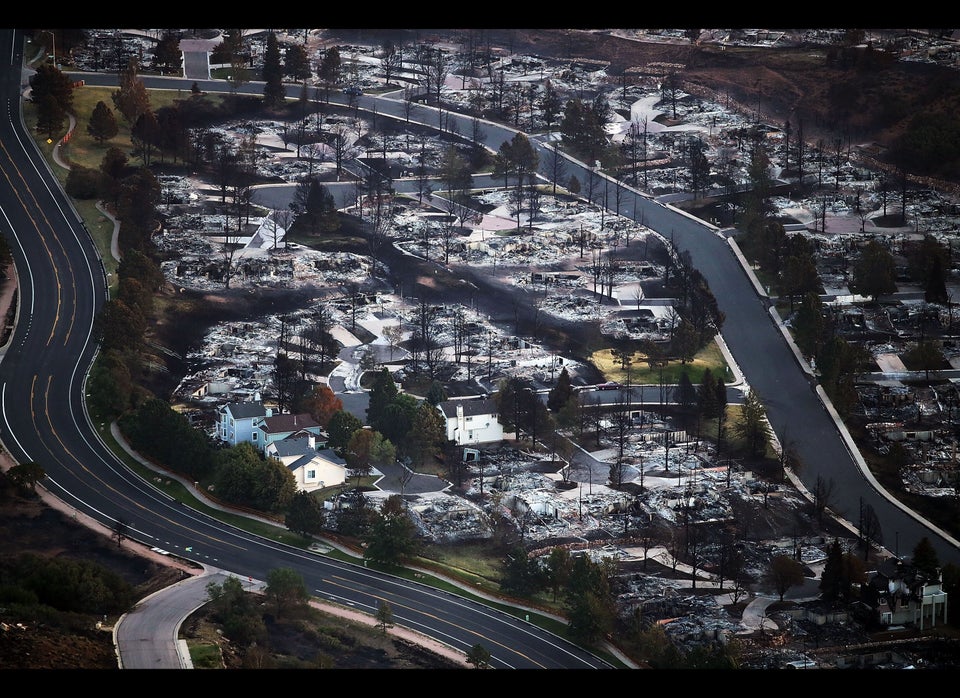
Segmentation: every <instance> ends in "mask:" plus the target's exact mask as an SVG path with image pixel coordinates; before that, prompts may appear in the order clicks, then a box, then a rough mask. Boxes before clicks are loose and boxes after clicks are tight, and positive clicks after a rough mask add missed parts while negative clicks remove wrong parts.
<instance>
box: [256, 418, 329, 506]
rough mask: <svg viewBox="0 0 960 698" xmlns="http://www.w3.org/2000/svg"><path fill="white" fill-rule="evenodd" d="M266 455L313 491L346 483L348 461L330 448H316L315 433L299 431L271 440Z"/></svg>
mask: <svg viewBox="0 0 960 698" xmlns="http://www.w3.org/2000/svg"><path fill="white" fill-rule="evenodd" d="M265 455H267V456H268V457H271V458H276V459H277V460H279V461H280V462H281V463H283V464H284V465H285V466H286V467H287V468H289V470H290V472H291V473H293V476H294V478H295V479H296V482H297V487H298V488H299V489H300V490H302V491H304V492H313V491H314V490H319V489H322V488H324V487H333V486H336V485H340V484H343V482H344V481H345V480H346V479H347V464H346V461H344V460H343V459H342V458H340V457H339V456H337V455H336V454H335V453H334V452H333V451H331V450H330V449H319V450H318V449H317V448H316V441H315V439H314V436H313V434H311V433H309V432H298V433H297V434H295V435H292V436H288V437H287V438H285V439H279V440H277V441H272V442H270V443H269V444H268V445H267V447H266V450H265Z"/></svg>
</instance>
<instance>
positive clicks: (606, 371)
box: [590, 341, 733, 385]
mask: <svg viewBox="0 0 960 698" xmlns="http://www.w3.org/2000/svg"><path fill="white" fill-rule="evenodd" d="M590 358H591V360H592V361H593V364H594V365H595V366H596V367H597V369H598V370H599V371H600V372H601V373H603V375H604V377H605V378H606V379H607V380H610V381H617V382H619V383H626V382H627V379H628V377H629V382H630V383H631V384H633V385H658V384H659V383H660V381H661V380H662V381H663V382H664V383H665V384H667V385H675V384H676V383H678V382H679V380H680V375H681V374H682V373H683V372H684V371H686V372H687V376H688V377H689V378H690V382H691V383H693V384H694V385H697V384H699V383H701V382H702V381H703V373H704V371H706V370H707V369H708V368H709V369H710V372H711V373H712V374H713V375H714V376H716V375H722V376H723V377H724V380H725V381H726V382H730V381H732V380H733V373H732V372H731V371H730V367H729V366H727V362H726V359H724V358H723V352H721V351H720V346H719V345H718V344H717V342H716V341H713V342H710V344H708V345H707V346H706V347H704V348H703V349H701V350H700V351H699V352H697V354H696V355H695V356H694V357H693V361H688V362H686V363H681V362H680V361H676V360H674V361H669V362H668V363H667V365H666V366H664V367H663V369H662V375H661V369H660V368H651V367H650V365H649V364H648V363H647V361H646V356H645V355H643V354H641V353H640V352H637V353H635V354H634V355H633V357H632V359H631V364H630V366H629V376H628V372H627V370H626V369H624V368H623V367H622V366H621V365H620V362H619V361H616V360H615V359H614V358H613V354H612V353H611V350H610V349H601V350H600V351H597V352H595V353H594V354H593V356H591V357H590Z"/></svg>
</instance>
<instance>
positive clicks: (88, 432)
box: [0, 29, 609, 669]
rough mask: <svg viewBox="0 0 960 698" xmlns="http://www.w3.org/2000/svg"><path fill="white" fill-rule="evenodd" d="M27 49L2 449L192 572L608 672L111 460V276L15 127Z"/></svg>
mask: <svg viewBox="0 0 960 698" xmlns="http://www.w3.org/2000/svg"><path fill="white" fill-rule="evenodd" d="M22 48H23V43H22V36H21V35H20V33H19V32H17V31H16V30H12V29H4V30H0V50H2V54H0V55H3V56H4V61H5V63H4V66H5V69H4V70H2V71H0V74H2V78H0V80H2V83H0V86H2V90H3V91H2V93H0V94H2V98H3V100H4V102H3V103H4V105H5V107H6V109H5V118H3V119H0V173H2V175H3V176H2V177H0V232H2V234H3V235H4V237H5V238H6V239H7V241H8V243H9V245H10V247H11V249H12V251H13V256H14V260H15V263H16V267H17V273H18V277H19V282H20V303H19V308H18V309H19V315H18V319H17V322H16V325H15V328H14V331H13V336H12V338H11V341H10V342H9V344H8V346H7V348H6V352H5V354H4V356H3V358H2V361H0V440H2V443H3V446H4V448H6V449H7V450H8V451H9V452H10V454H11V455H12V457H13V458H14V459H15V460H16V461H17V462H19V463H24V462H28V461H34V462H36V463H38V464H40V466H41V467H43V468H44V470H45V472H46V473H47V477H46V478H45V479H44V481H43V483H42V486H43V487H44V488H46V489H48V490H50V491H51V492H52V493H54V494H55V495H56V496H57V497H59V498H60V499H62V500H63V501H65V502H66V503H67V504H68V505H70V506H71V507H73V508H74V509H75V510H76V511H77V512H79V513H82V514H83V515H86V516H89V517H91V518H92V519H94V520H96V521H98V522H99V523H101V524H102V525H104V526H106V527H107V528H108V529H110V530H116V529H118V528H120V529H122V530H123V532H124V534H125V535H126V537H128V538H130V539H132V540H136V541H138V542H141V543H143V544H145V545H147V546H148V547H158V548H162V549H164V550H167V551H169V552H171V553H173V554H175V555H177V556H179V557H181V558H183V559H186V560H189V561H191V562H194V563H196V564H199V565H205V566H210V567H213V568H217V569H220V570H224V571H226V572H229V573H232V574H236V575H237V576H239V577H242V578H248V579H249V578H252V579H254V580H263V579H266V577H267V575H268V573H269V572H270V571H271V570H274V569H279V568H286V569H291V570H293V571H294V572H296V573H298V574H300V575H301V576H302V577H303V579H304V581H305V583H306V586H307V589H308V590H309V591H310V593H311V594H313V595H314V596H316V597H318V598H320V599H325V600H330V601H335V602H337V603H340V604H343V605H347V606H351V607H353V608H356V609H361V610H363V611H365V612H367V613H370V614H375V613H376V610H377V608H378V606H379V604H380V602H381V601H386V602H387V603H389V604H390V606H391V608H392V609H393V614H394V620H395V622H396V624H397V625H398V626H403V627H406V628H410V629H412V630H416V631H418V632H421V633H424V634H427V635H429V636H431V637H434V638H436V639H438V640H439V641H441V642H443V643H444V644H446V645H448V646H449V647H451V648H453V649H454V650H455V651H458V652H462V653H464V654H466V652H467V651H468V650H469V648H470V647H472V646H473V645H474V644H476V643H478V642H479V643H481V644H483V645H484V646H485V647H486V648H488V649H489V650H490V651H491V653H492V655H493V660H492V664H493V666H495V667H500V668H531V669H535V668H609V664H608V663H607V662H605V661H603V660H601V659H599V658H597V657H595V656H594V655H593V654H591V653H590V652H587V651H585V650H583V649H582V648H580V647H577V646H576V645H573V644H572V643H570V642H569V641H567V640H565V639H563V638H561V637H558V636H556V635H553V634H551V633H548V632H545V631H543V630H541V629H540V628H538V627H536V626H533V625H531V624H530V623H526V622H524V621H522V620H519V619H517V618H515V617H513V616H511V615H508V614H505V613H501V612H498V611H494V610H491V609H490V608H489V607H488V606H486V605H484V604H481V603H478V602H475V601H472V600H466V599H464V598H460V597H457V596H454V595H452V594H449V593H446V592H441V591H438V590H436V589H433V588H431V587H427V586H424V585H420V584H416V583H411V582H409V581H406V580H403V579H400V578H397V577H393V576H391V575H388V574H382V573H379V572H374V571H372V570H368V569H366V568H365V567H363V566H362V565H354V564H347V563H341V562H338V561H336V560H332V559H329V558H326V557H325V556H323V555H321V554H315V553H312V552H306V551H304V550H302V549H299V548H295V547H292V546H287V545H282V544H277V543H274V542H273V541H270V540H267V539H263V538H260V537H258V536H256V535H252V534H248V533H246V532H244V531H241V530H240V529H236V528H233V527H232V526H229V525H226V524H224V523H222V522H221V521H219V520H217V519H215V518H212V517H210V516H207V515H205V514H203V513H201V512H199V511H195V510H193V509H192V508H190V507H188V506H184V505H181V504H180V503H179V502H177V501H175V500H172V499H171V498H169V497H167V496H166V495H165V494H163V493H161V492H160V491H159V490H157V489H155V488H154V487H153V486H152V484H151V483H149V482H147V481H144V480H142V479H140V478H139V477H138V476H136V475H134V474H133V473H132V472H131V471H129V470H128V469H127V468H126V467H125V466H124V465H123V464H122V463H121V462H120V461H119V460H118V459H117V457H116V456H115V455H114V454H113V452H112V451H111V449H110V448H108V447H107V445H106V444H105V442H104V439H106V438H109V437H108V425H98V424H93V423H92V422H91V420H90V417H89V415H88V414H87V412H86V406H85V400H84V381H85V375H86V371H87V370H88V368H89V366H90V363H91V361H92V360H93V357H94V353H95V351H96V348H97V347H96V344H95V342H94V341H93V335H92V326H93V319H94V317H95V316H96V312H97V310H99V308H100V307H102V305H103V303H104V302H105V300H106V298H107V285H106V275H105V273H104V270H103V268H102V266H101V265H100V263H99V259H98V257H97V251H96V246H95V245H94V243H93V241H92V240H91V239H90V237H89V235H88V234H87V233H86V230H85V229H84V227H83V224H82V222H81V220H80V218H79V216H78V215H77V214H76V212H75V211H74V210H73V208H72V206H71V204H70V202H69V200H68V199H67V197H66V196H65V194H64V193H63V191H62V190H61V189H60V187H59V185H58V184H57V182H56V180H55V178H54V177H53V176H52V173H50V172H49V169H48V167H47V165H46V163H45V160H44V159H43V158H42V157H41V155H40V153H39V151H38V149H37V148H36V146H35V144H34V143H33V140H32V139H31V138H30V137H29V136H28V135H27V130H26V127H25V125H24V124H23V122H22V115H21V109H20V100H21V93H22V89H23V87H24V84H25V78H26V75H25V73H24V71H23V68H22V66H23V57H22ZM97 77H103V76H102V75H99V76H97ZM110 77H111V79H112V80H113V81H115V80H116V77H115V76H110ZM171 85H172V83H166V86H168V87H169V86H171ZM188 86H189V85H188ZM221 86H222V83H221ZM121 651H122V650H121Z"/></svg>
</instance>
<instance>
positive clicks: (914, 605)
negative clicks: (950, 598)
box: [860, 558, 947, 630]
mask: <svg viewBox="0 0 960 698" xmlns="http://www.w3.org/2000/svg"><path fill="white" fill-rule="evenodd" d="M860 598H861V601H862V605H861V608H860V611H861V613H862V612H864V611H865V612H866V613H867V614H868V620H870V621H872V622H873V623H875V624H877V625H879V626H880V627H890V626H897V625H902V626H911V627H914V628H917V629H919V630H925V629H929V628H933V627H936V626H937V625H945V624H946V622H947V592H945V591H944V590H943V582H942V577H941V575H940V573H939V570H938V571H937V574H936V575H935V576H934V575H929V574H926V573H925V572H923V571H921V570H918V569H916V568H915V567H913V566H912V565H910V564H906V563H904V562H903V561H902V560H897V559H896V558H892V559H889V560H886V561H884V562H883V563H882V564H881V565H880V567H879V569H878V570H877V571H876V572H874V573H872V574H871V575H870V577H869V578H868V580H867V582H866V583H865V584H863V585H862V588H861V596H860Z"/></svg>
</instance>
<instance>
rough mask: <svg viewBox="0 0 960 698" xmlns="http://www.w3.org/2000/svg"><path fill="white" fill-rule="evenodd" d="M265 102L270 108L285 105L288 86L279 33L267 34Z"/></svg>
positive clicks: (264, 72)
mask: <svg viewBox="0 0 960 698" xmlns="http://www.w3.org/2000/svg"><path fill="white" fill-rule="evenodd" d="M263 81H264V86H263V103H264V104H265V105H266V107H267V108H268V109H276V108H278V107H280V106H282V105H283V102H284V99H285V98H286V96H287V88H286V87H285V86H284V84H283V64H282V63H281V60H280V44H279V42H278V41H277V35H276V34H274V33H273V32H270V33H268V34H267V46H266V49H264V54H263Z"/></svg>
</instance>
